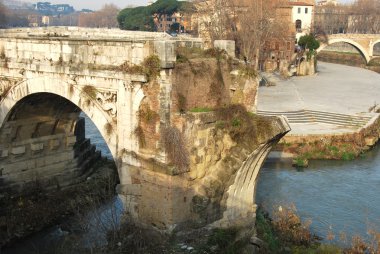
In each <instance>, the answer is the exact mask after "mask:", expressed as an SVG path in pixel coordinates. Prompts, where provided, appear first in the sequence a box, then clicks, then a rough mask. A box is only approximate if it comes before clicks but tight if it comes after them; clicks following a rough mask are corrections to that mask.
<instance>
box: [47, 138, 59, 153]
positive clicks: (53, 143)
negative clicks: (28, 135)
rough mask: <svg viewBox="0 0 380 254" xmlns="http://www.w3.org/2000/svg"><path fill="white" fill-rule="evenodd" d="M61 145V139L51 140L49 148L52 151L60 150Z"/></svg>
mask: <svg viewBox="0 0 380 254" xmlns="http://www.w3.org/2000/svg"><path fill="white" fill-rule="evenodd" d="M60 145H61V141H60V140H59V139H53V140H50V142H49V148H50V149H51V150H56V149H58V148H59V146H60Z"/></svg>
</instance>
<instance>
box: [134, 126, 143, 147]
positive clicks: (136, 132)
mask: <svg viewBox="0 0 380 254" xmlns="http://www.w3.org/2000/svg"><path fill="white" fill-rule="evenodd" d="M133 134H134V135H135V136H136V137H137V140H138V142H139V146H140V147H141V148H144V147H145V145H146V141H145V135H144V130H143V128H141V126H137V127H136V129H135V130H134V131H133Z"/></svg>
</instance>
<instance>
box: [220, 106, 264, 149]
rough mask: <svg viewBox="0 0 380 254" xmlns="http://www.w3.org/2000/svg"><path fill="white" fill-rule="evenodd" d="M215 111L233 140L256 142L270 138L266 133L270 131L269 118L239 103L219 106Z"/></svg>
mask: <svg viewBox="0 0 380 254" xmlns="http://www.w3.org/2000/svg"><path fill="white" fill-rule="evenodd" d="M215 112H216V114H217V117H218V119H219V121H222V122H223V123H224V130H225V131H228V132H229V134H230V136H231V138H232V139H233V140H234V141H237V142H246V143H250V144H257V143H259V142H261V140H264V139H266V138H268V139H269V138H270V137H266V135H267V134H270V133H271V131H272V129H271V128H272V127H271V126H272V124H271V118H268V117H261V116H258V115H255V114H252V113H250V112H248V111H247V110H246V109H245V107H244V106H242V105H239V104H235V105H230V106H228V107H223V108H219V109H216V110H215Z"/></svg>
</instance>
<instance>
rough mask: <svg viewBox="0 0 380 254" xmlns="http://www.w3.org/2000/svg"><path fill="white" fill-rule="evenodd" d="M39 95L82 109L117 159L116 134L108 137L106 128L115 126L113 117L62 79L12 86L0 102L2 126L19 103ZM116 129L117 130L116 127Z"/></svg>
mask: <svg viewBox="0 0 380 254" xmlns="http://www.w3.org/2000/svg"><path fill="white" fill-rule="evenodd" d="M38 93H49V94H54V95H57V96H60V97H63V98H65V99H67V100H68V101H70V102H72V103H73V104H74V105H76V106H77V107H78V108H80V109H81V110H82V111H83V112H84V113H85V114H86V115H87V116H88V117H89V118H90V119H91V120H92V121H93V123H94V124H95V126H96V127H97V128H98V130H99V132H100V133H101V135H102V136H103V138H104V140H105V142H106V144H107V146H108V148H109V149H110V151H111V154H112V156H113V158H114V159H116V158H117V157H116V156H117V144H116V140H117V137H116V133H112V134H111V135H108V134H107V128H106V126H108V125H109V124H111V126H114V125H115V123H114V122H113V119H112V117H110V116H109V115H108V114H107V112H105V111H104V110H103V108H102V107H101V106H100V105H99V103H98V102H97V101H96V100H95V99H93V98H91V96H90V95H89V94H88V93H86V92H85V91H84V90H83V89H81V88H80V87H79V86H77V85H75V84H70V83H68V82H65V81H62V80H60V79H52V78H47V77H38V78H33V79H27V80H23V81H21V82H18V83H17V84H15V85H13V86H11V87H10V89H9V91H7V92H6V93H5V94H4V96H2V97H1V100H0V126H2V125H3V123H4V122H5V121H6V120H7V118H8V116H9V113H10V112H11V110H12V109H13V108H14V106H15V105H16V104H17V102H19V101H20V100H21V99H23V98H25V97H27V96H29V95H32V94H38ZM114 128H115V129H116V127H114Z"/></svg>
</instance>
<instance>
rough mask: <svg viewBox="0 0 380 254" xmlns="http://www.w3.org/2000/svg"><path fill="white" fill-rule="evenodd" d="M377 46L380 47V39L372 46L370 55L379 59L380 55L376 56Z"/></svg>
mask: <svg viewBox="0 0 380 254" xmlns="http://www.w3.org/2000/svg"><path fill="white" fill-rule="evenodd" d="M376 44H379V45H380V39H379V40H377V41H375V42H373V43H372V45H371V47H370V50H371V52H370V55H371V56H372V57H378V56H379V55H376V56H375V55H374V52H375V46H376Z"/></svg>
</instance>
